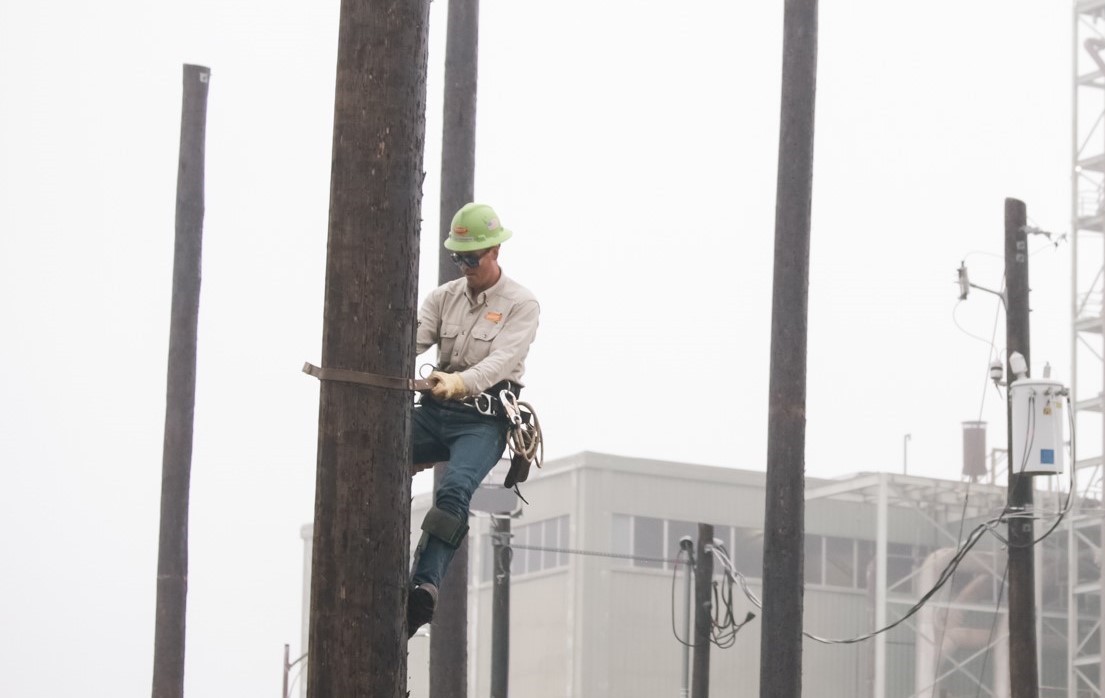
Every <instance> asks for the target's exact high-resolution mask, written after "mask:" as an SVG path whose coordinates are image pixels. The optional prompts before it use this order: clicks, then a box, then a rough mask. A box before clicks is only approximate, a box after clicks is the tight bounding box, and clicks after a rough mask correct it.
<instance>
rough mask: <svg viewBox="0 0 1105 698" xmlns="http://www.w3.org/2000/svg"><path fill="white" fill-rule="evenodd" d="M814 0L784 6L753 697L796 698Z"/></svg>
mask: <svg viewBox="0 0 1105 698" xmlns="http://www.w3.org/2000/svg"><path fill="white" fill-rule="evenodd" d="M816 79H817V0H786V5H785V9H784V14H783V81H782V85H783V93H782V106H781V110H780V111H781V114H780V129H779V164H778V180H777V186H776V194H775V267H774V274H775V277H774V290H773V294H772V311H771V378H770V387H769V396H768V426H767V481H766V489H767V491H766V495H765V496H766V506H765V510H764V573H763V574H764V577H763V589H764V598H763V623H762V624H761V625H760V628H761V631H760V638H761V641H760V645H761V646H762V647H770V648H771V651H770V652H761V653H760V696H761V697H762V698H800V696H801V695H802V593H803V578H802V574H803V536H804V532H805V483H804V477H805V447H806V317H807V309H808V300H809V260H810V208H811V200H812V194H813V125H814V96H815V94H816Z"/></svg>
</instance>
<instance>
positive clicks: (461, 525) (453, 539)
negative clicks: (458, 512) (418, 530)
mask: <svg viewBox="0 0 1105 698" xmlns="http://www.w3.org/2000/svg"><path fill="white" fill-rule="evenodd" d="M422 531H423V534H424V535H431V536H433V537H434V538H437V539H438V540H441V541H444V542H445V543H447V544H448V545H449V546H450V547H453V548H455V547H457V546H458V545H460V542H461V541H462V540H464V537H465V536H466V535H468V518H467V517H464V518H461V517H459V516H455V515H453V514H450V513H449V512H447V511H444V510H442V509H438V508H437V507H436V506H434V507H430V510H429V511H427V512H426V518H424V519H422ZM419 545H420V547H421V544H419Z"/></svg>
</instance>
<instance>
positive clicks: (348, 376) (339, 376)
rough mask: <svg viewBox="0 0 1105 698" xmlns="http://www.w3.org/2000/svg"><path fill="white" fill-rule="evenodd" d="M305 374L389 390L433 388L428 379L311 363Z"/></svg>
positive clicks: (307, 366) (321, 379) (304, 369)
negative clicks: (322, 366) (385, 374)
mask: <svg viewBox="0 0 1105 698" xmlns="http://www.w3.org/2000/svg"><path fill="white" fill-rule="evenodd" d="M303 372H304V373H306V374H308V375H311V376H314V377H315V378H318V379H319V380H320V381H338V382H339V383H357V384H359V385H371V386H373V387H375V388H387V389H389V390H410V391H420V390H429V389H430V388H431V387H432V384H431V383H430V381H429V379H428V378H397V377H395V376H382V375H380V374H379V373H368V372H366V371H351V370H349V369H346V368H320V367H318V366H315V365H313V364H311V363H305V364H303Z"/></svg>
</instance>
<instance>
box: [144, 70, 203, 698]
mask: <svg viewBox="0 0 1105 698" xmlns="http://www.w3.org/2000/svg"><path fill="white" fill-rule="evenodd" d="M210 75H211V71H210V70H208V69H207V68H205V67H203V66H198V65H185V66H184V94H183V100H182V104H181V118H180V156H179V164H178V167H177V183H176V243H175V245H174V251H173V297H172V312H171V314H170V320H169V369H168V378H167V381H166V399H165V441H164V446H163V450H162V455H161V532H160V535H159V538H158V548H157V611H156V620H155V627H154V651H153V691H152V695H153V698H181V697H182V696H183V695H184V635H185V633H184V627H185V616H186V615H187V606H188V494H189V489H190V482H191V477H192V424H193V417H194V413H195V406H196V343H197V331H198V330H197V328H198V326H199V305H200V257H201V251H202V248H203V208H204V202H203V175H204V149H205V143H206V133H207V85H208V79H209V77H210Z"/></svg>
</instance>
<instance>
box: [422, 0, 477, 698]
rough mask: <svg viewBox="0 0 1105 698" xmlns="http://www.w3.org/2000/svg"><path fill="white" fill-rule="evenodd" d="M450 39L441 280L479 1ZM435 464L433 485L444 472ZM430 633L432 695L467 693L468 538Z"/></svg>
mask: <svg viewBox="0 0 1105 698" xmlns="http://www.w3.org/2000/svg"><path fill="white" fill-rule="evenodd" d="M448 21H449V24H448V29H447V32H446V39H445V95H444V106H443V109H444V118H443V120H442V123H443V126H442V138H441V203H440V208H439V220H440V223H441V224H440V238H439V240H438V242H439V244H438V248H437V250H438V272H437V282H438V283H439V284H443V283H446V282H447V281H452V280H453V279H456V278H458V277H460V275H461V272H460V269H458V268H457V265H456V264H454V263H453V261H452V260H451V259H450V258H449V255H448V253H447V252H446V251H445V248H444V247H442V246H441V243H444V242H445V238H447V237H448V236H449V225H450V223H451V222H452V220H453V214H454V213H456V212H457V210H458V209H460V207H461V206H463V205H464V204H466V203H468V202H470V201H472V199H473V197H474V193H473V192H474V188H475V184H474V181H475V172H476V76H477V65H478V50H477V46H478V43H479V0H449V20H448ZM442 468H443V465H442V464H440V463H439V464H438V465H437V466H435V467H434V489H435V490H436V489H437V485H438V483H439V482H440V481H441V478H442V476H443V473H442ZM439 591H440V595H439V596H438V602H437V608H436V609H435V612H434V622H433V630H432V631H431V632H430V698H466V696H467V695H468V539H467V538H465V539H464V540H463V541H461V544H460V547H459V548H457V551H456V554H455V555H453V561H452V563H451V564H450V565H449V571H448V572H446V574H445V579H444V580H442V585H441V589H440V590H439Z"/></svg>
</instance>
